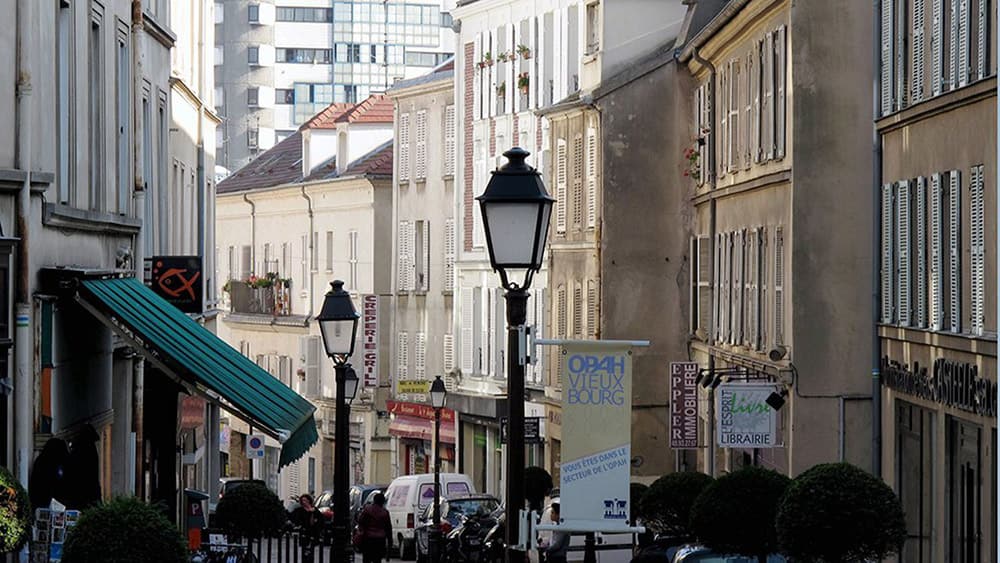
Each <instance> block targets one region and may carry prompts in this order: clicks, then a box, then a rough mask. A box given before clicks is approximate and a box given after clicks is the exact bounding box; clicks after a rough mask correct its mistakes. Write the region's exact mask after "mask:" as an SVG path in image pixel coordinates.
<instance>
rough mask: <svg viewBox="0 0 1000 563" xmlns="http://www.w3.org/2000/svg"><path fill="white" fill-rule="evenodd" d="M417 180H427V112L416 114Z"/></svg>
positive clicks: (422, 111) (421, 111)
mask: <svg viewBox="0 0 1000 563" xmlns="http://www.w3.org/2000/svg"><path fill="white" fill-rule="evenodd" d="M415 176H416V178H417V180H426V179H427V110H420V111H418V112H417V170H416V174H415Z"/></svg>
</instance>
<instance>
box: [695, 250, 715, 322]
mask: <svg viewBox="0 0 1000 563" xmlns="http://www.w3.org/2000/svg"><path fill="white" fill-rule="evenodd" d="M711 242H712V239H711V238H709V237H707V236H700V237H698V239H697V247H698V248H697V249H696V251H697V254H696V257H697V265H696V267H697V271H698V277H697V280H696V283H697V288H696V289H697V292H698V295H697V300H696V301H695V305H696V306H697V307H698V319H697V321H698V324H697V328H700V329H701V331H702V332H703V333H704V334H705V337H706V338H708V337H709V336H710V335H711V334H712V324H711V323H712V244H711Z"/></svg>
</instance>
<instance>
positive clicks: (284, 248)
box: [281, 242, 292, 278]
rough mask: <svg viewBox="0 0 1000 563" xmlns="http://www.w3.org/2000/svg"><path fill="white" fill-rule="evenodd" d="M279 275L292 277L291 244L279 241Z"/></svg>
mask: <svg viewBox="0 0 1000 563" xmlns="http://www.w3.org/2000/svg"><path fill="white" fill-rule="evenodd" d="M281 277H283V278H290V277H292V245H291V244H290V243H287V242H283V243H281Z"/></svg>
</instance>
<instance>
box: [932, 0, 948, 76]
mask: <svg viewBox="0 0 1000 563" xmlns="http://www.w3.org/2000/svg"><path fill="white" fill-rule="evenodd" d="M944 2H945V0H931V94H932V95H934V96H937V95H938V94H940V93H941V82H942V81H943V80H944V75H943V74H942V72H943V67H944V47H943V45H942V41H943V39H944Z"/></svg>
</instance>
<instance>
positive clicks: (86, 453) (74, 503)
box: [63, 424, 101, 510]
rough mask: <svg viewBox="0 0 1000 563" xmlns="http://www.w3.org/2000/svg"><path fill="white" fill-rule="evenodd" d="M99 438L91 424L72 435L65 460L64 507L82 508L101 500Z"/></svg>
mask: <svg viewBox="0 0 1000 563" xmlns="http://www.w3.org/2000/svg"><path fill="white" fill-rule="evenodd" d="M99 439H100V438H99V437H98V435H97V431H96V430H94V427H93V426H91V425H89V424H88V425H86V426H84V427H83V429H82V430H81V431H80V432H79V433H78V434H77V435H76V436H74V437H73V439H72V441H70V445H69V458H68V460H67V462H66V487H67V496H68V498H67V499H66V502H64V503H63V504H65V505H66V508H69V509H76V510H83V509H85V508H89V507H91V506H93V505H95V504H97V503H99V502H101V466H100V456H99V455H98V453H97V442H98V440H99Z"/></svg>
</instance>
